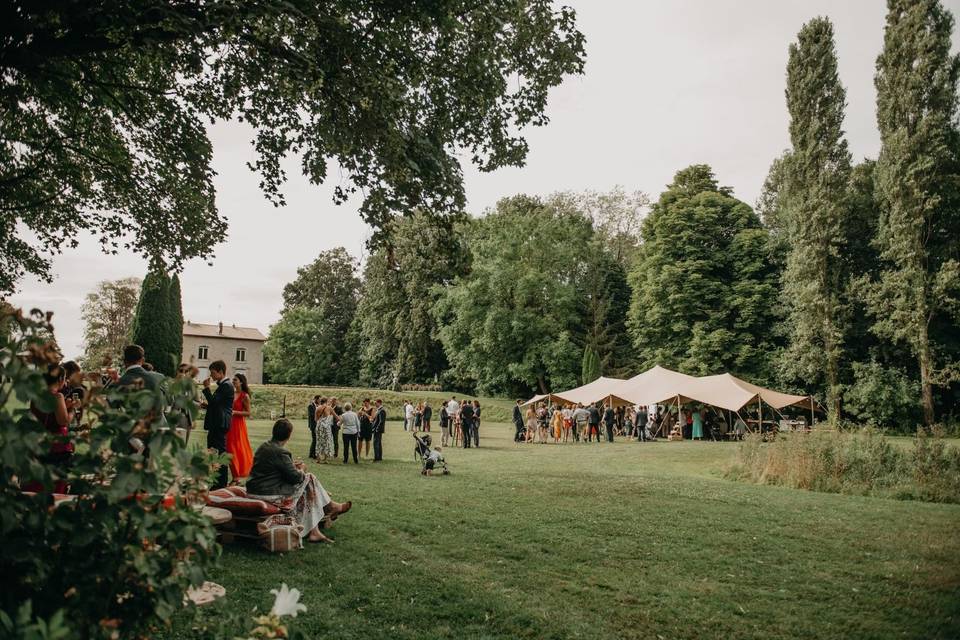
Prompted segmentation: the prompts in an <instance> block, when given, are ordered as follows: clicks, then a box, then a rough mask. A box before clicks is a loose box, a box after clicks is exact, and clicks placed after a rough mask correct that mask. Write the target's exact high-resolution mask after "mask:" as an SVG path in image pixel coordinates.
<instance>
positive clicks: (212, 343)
mask: <svg viewBox="0 0 960 640" xmlns="http://www.w3.org/2000/svg"><path fill="white" fill-rule="evenodd" d="M266 340H267V337H266V336H265V335H263V334H262V333H260V330H259V329H253V328H251V327H238V326H237V325H235V324H234V325H229V326H227V325H224V324H223V323H222V322H221V323H219V324H201V323H198V322H190V321H189V320H188V321H186V322H184V323H183V359H184V362H189V363H190V364H192V365H194V366H195V367H197V368H198V369H200V375H199V376H198V378H197V379H198V380H201V381H202V380H203V379H204V378H206V377H207V376H208V375H210V372H209V369H208V368H207V367H209V366H210V363H211V362H213V361H214V360H223V361H224V362H226V363H227V375H228V376H232V375H233V374H235V373H242V374H244V375H245V376H247V382H249V383H250V384H263V343H264V342H266Z"/></svg>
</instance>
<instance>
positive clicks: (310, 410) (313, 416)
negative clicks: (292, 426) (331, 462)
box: [307, 396, 320, 460]
mask: <svg viewBox="0 0 960 640" xmlns="http://www.w3.org/2000/svg"><path fill="white" fill-rule="evenodd" d="M318 402H320V396H313V400H311V401H310V404H308V405H307V428H308V429H310V453H309V455H308V456H307V457H308V458H310V459H311V460H316V459H317V403H318Z"/></svg>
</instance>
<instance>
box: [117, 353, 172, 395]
mask: <svg viewBox="0 0 960 640" xmlns="http://www.w3.org/2000/svg"><path fill="white" fill-rule="evenodd" d="M145 359H146V358H145V354H144V352H143V347H141V346H140V345H138V344H131V345H127V346H126V347H124V348H123V367H124V371H123V375H122V376H120V377H119V378H118V379H117V381H116V382H115V383H114V384H115V385H116V386H118V387H133V386H136V385H138V384H142V385H143V388H144V389H149V390H150V391H156V390H157V389H161V388H162V386H163V383H164V381H165V380H166V377H165V376H164V375H163V374H162V373H158V372H156V371H147V370H146V369H144V368H143V362H144V360H145Z"/></svg>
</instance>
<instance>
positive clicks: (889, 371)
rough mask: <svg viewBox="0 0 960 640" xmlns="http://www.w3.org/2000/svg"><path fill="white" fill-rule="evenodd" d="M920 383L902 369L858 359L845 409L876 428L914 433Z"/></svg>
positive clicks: (916, 421) (918, 408) (917, 418)
mask: <svg viewBox="0 0 960 640" xmlns="http://www.w3.org/2000/svg"><path fill="white" fill-rule="evenodd" d="M919 398H920V386H919V384H917V382H916V381H915V380H912V379H911V378H909V377H907V376H906V374H904V373H903V372H902V371H900V370H899V369H893V368H890V367H884V366H881V365H880V364H878V363H877V362H875V361H874V362H866V363H864V362H855V363H854V364H853V383H852V384H851V385H850V386H849V387H847V388H846V389H845V390H844V393H843V400H844V409H845V410H846V411H848V412H849V413H851V414H852V415H854V416H856V418H857V419H858V420H859V421H861V422H863V423H865V424H869V425H871V426H874V427H886V428H888V429H893V430H895V431H900V432H909V433H912V432H913V431H915V430H916V426H917V424H918V422H919V420H920V402H919V400H918V399H919Z"/></svg>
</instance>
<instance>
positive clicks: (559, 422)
mask: <svg viewBox="0 0 960 640" xmlns="http://www.w3.org/2000/svg"><path fill="white" fill-rule="evenodd" d="M550 431H552V432H553V433H552V435H553V443H554V444H557V443H558V442H560V438H561V437H562V436H563V410H562V409H561V408H560V407H554V409H553V417H552V418H550Z"/></svg>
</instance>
